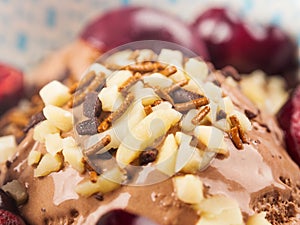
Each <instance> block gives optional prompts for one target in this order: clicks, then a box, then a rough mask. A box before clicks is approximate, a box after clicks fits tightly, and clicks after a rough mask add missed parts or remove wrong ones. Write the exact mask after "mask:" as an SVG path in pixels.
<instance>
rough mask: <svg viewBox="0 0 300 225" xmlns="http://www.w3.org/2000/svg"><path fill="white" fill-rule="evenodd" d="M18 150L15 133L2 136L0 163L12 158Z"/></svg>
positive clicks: (0, 139) (0, 140) (0, 141)
mask: <svg viewBox="0 0 300 225" xmlns="http://www.w3.org/2000/svg"><path fill="white" fill-rule="evenodd" d="M16 151H17V143H16V138H15V136H13V135H8V136H3V137H0V155H1V157H0V163H4V162H6V161H7V160H10V159H11V158H12V157H13V155H14V154H15V153H16Z"/></svg>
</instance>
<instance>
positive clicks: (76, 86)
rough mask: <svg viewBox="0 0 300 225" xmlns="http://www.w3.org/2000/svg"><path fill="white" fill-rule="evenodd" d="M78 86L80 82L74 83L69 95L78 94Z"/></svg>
mask: <svg viewBox="0 0 300 225" xmlns="http://www.w3.org/2000/svg"><path fill="white" fill-rule="evenodd" d="M78 85H79V82H75V83H73V84H72V85H71V86H70V87H69V93H70V94H74V93H75V92H76V90H77V89H78Z"/></svg>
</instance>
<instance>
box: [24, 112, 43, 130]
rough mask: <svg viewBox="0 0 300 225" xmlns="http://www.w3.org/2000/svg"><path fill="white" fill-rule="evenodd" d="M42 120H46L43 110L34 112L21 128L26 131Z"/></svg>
mask: <svg viewBox="0 0 300 225" xmlns="http://www.w3.org/2000/svg"><path fill="white" fill-rule="evenodd" d="M43 120H46V117H45V116H44V113H43V111H41V112H39V113H37V114H34V115H33V116H32V117H31V118H30V121H29V123H28V125H27V126H26V127H25V128H24V129H23V131H24V133H27V132H28V131H29V130H30V129H31V128H33V127H34V126H35V125H37V124H38V123H40V122H42V121H43Z"/></svg>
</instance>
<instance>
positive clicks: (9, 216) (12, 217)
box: [0, 209, 26, 225]
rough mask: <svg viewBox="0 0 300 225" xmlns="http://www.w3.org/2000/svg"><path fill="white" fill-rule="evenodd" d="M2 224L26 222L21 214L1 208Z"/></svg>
mask: <svg viewBox="0 0 300 225" xmlns="http://www.w3.org/2000/svg"><path fill="white" fill-rule="evenodd" d="M0 224H1V225H26V224H25V222H24V221H23V220H22V219H21V218H20V217H19V216H17V215H16V214H13V213H12V212H10V211H7V210H4V209H0Z"/></svg>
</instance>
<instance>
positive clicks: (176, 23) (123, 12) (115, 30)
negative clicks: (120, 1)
mask: <svg viewBox="0 0 300 225" xmlns="http://www.w3.org/2000/svg"><path fill="white" fill-rule="evenodd" d="M81 38H83V39H84V40H86V41H88V42H89V43H90V44H92V45H93V46H95V47H96V48H98V49H100V50H102V51H107V50H110V49H113V48H115V47H118V46H120V45H123V44H126V43H129V42H133V41H141V40H161V41H168V42H174V43H176V44H179V45H181V46H183V47H186V48H188V49H190V50H192V51H193V52H195V53H196V54H198V55H200V56H201V57H202V58H204V59H208V55H207V51H206V47H205V45H204V43H203V42H202V40H199V39H198V40H196V38H195V37H194V36H193V34H192V32H191V30H190V28H189V26H188V25H186V24H185V23H184V22H183V21H181V20H180V19H179V18H177V17H175V16H172V15H170V14H168V13H167V12H162V11H160V10H157V9H152V8H146V7H126V8H120V9H116V10H112V11H109V12H108V13H105V14H103V15H101V16H100V17H98V18H96V19H95V20H94V21H92V22H91V23H90V24H88V25H87V26H86V27H85V29H84V30H83V31H82V33H81Z"/></svg>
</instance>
